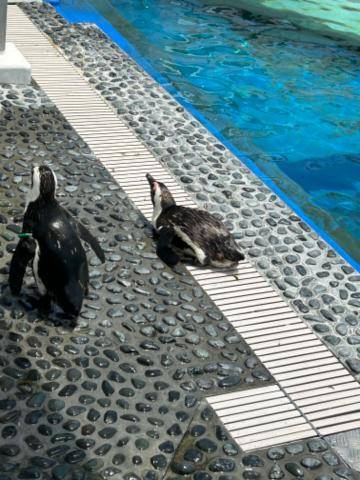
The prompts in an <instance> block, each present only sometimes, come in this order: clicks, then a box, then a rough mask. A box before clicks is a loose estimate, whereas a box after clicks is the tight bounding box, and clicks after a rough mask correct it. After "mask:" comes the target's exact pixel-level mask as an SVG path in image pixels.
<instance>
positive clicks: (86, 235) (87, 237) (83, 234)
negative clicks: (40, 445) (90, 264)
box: [77, 222, 105, 263]
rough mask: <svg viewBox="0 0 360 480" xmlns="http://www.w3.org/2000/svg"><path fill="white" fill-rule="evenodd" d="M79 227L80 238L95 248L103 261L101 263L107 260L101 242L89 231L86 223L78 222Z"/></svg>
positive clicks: (96, 253)
mask: <svg viewBox="0 0 360 480" xmlns="http://www.w3.org/2000/svg"><path fill="white" fill-rule="evenodd" d="M77 229H78V232H79V235H80V238H81V239H82V240H84V242H86V243H88V244H89V245H90V247H91V248H92V249H93V250H94V252H95V255H96V256H97V257H98V259H99V260H100V261H101V263H104V262H105V253H104V251H103V249H102V248H101V246H100V243H99V242H98V241H97V239H96V238H95V237H94V236H93V235H92V234H91V233H90V232H89V230H88V229H87V228H86V227H84V225H83V224H82V223H80V222H77Z"/></svg>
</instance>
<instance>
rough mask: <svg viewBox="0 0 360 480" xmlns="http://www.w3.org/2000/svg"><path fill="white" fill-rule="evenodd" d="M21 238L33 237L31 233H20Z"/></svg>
mask: <svg viewBox="0 0 360 480" xmlns="http://www.w3.org/2000/svg"><path fill="white" fill-rule="evenodd" d="M18 237H19V238H30V237H32V234H31V233H18Z"/></svg>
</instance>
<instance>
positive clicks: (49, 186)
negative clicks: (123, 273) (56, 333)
mask: <svg viewBox="0 0 360 480" xmlns="http://www.w3.org/2000/svg"><path fill="white" fill-rule="evenodd" d="M56 187H57V181H56V176H55V173H54V172H53V171H52V170H51V168H50V167H48V166H45V165H44V166H41V167H34V168H33V169H32V172H31V189H30V190H29V192H28V195H27V197H26V206H25V215H24V221H23V227H22V233H21V234H20V235H19V237H20V241H19V243H18V245H17V247H16V250H15V252H14V255H13V257H12V260H11V264H10V273H9V285H10V290H11V292H12V293H13V294H16V295H17V294H19V293H20V290H21V286H22V283H23V278H24V275H25V270H26V266H27V264H28V263H29V262H30V261H32V267H33V273H34V277H35V280H36V284H37V287H38V289H39V291H40V294H41V295H42V296H43V298H42V302H41V304H42V307H43V308H44V309H46V310H48V309H50V306H51V301H54V302H55V303H57V304H58V305H60V307H61V308H62V309H63V311H64V312H65V313H66V314H67V315H69V316H70V317H73V318H74V317H77V316H78V315H79V313H80V310H81V307H82V302H83V298H84V296H85V295H87V292H88V283H89V272H88V264H87V259H86V254H85V250H84V248H83V246H82V244H81V241H80V238H79V237H81V238H82V239H83V240H84V241H85V242H87V243H88V244H89V245H90V246H91V248H92V249H93V250H94V252H95V254H96V255H97V257H98V258H99V259H100V260H101V262H104V261H105V255H104V252H103V250H102V249H101V247H100V245H99V243H98V241H97V240H96V239H95V238H94V237H93V236H92V235H91V233H90V232H89V231H88V230H87V229H86V228H85V227H84V226H83V225H82V224H81V223H77V222H76V221H75V220H74V219H73V218H72V217H71V215H70V214H69V213H68V212H67V211H66V210H65V209H64V208H62V207H61V206H60V205H59V203H58V202H57V200H56V198H55V190H56Z"/></svg>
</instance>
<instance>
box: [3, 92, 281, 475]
mask: <svg viewBox="0 0 360 480" xmlns="http://www.w3.org/2000/svg"><path fill="white" fill-rule="evenodd" d="M0 100H1V104H0V105H1V111H0V179H1V189H0V206H1V217H0V220H1V226H0V227H1V230H0V239H1V264H0V265H1V269H0V272H1V306H0V317H1V318H0V350H1V352H0V366H1V374H0V432H1V444H0V472H1V473H0V480H8V479H12V478H20V479H37V478H52V479H53V478H55V479H56V480H61V479H63V478H64V479H67V478H79V479H80V478H108V477H112V476H113V475H115V474H118V478H124V479H127V480H130V479H137V478H140V479H146V480H152V479H160V478H162V476H163V474H164V471H165V469H166V467H167V465H168V463H169V461H170V459H171V458H172V456H173V453H174V451H175V449H176V448H177V445H178V443H179V442H180V441H181V439H182V437H183V435H184V434H185V432H186V430H187V428H188V425H189V423H190V421H191V419H192V417H193V415H194V414H195V412H196V411H197V408H198V402H199V400H200V399H201V398H202V397H203V396H204V395H206V394H210V393H215V392H219V391H224V390H226V391H227V390H229V389H231V388H236V389H239V388H252V387H256V386H260V385H267V384H269V383H271V382H272V379H271V377H270V375H269V373H268V372H267V371H266V370H265V369H264V368H263V367H262V366H261V365H260V364H259V362H258V361H257V359H256V357H255V356H254V354H253V353H252V352H251V350H250V349H249V347H248V346H247V345H246V344H245V343H244V341H243V340H242V339H241V337H240V336H239V335H238V334H237V333H236V332H235V331H234V330H233V328H232V327H231V325H230V324H229V323H228V322H227V321H226V320H225V319H224V318H223V317H222V315H221V313H220V312H219V311H218V310H217V308H216V307H215V306H214V305H213V304H212V302H211V301H210V300H209V299H208V298H207V296H206V295H205V294H204V292H203V291H202V290H201V289H200V288H199V287H198V286H197V285H196V283H195V282H194V280H193V279H192V278H191V277H190V276H189V275H188V274H187V273H186V271H185V269H183V268H179V269H178V270H177V271H176V272H173V271H171V270H169V269H168V268H167V267H165V266H164V264H163V263H162V262H161V261H159V259H158V258H157V257H156V255H155V252H154V244H153V241H152V238H151V229H150V227H149V225H148V224H147V222H146V220H145V219H144V217H143V216H142V215H141V214H140V213H139V212H138V211H137V210H136V209H135V208H134V206H133V205H132V203H131V202H130V201H129V200H128V199H127V197H126V195H125V194H124V192H123V191H122V190H121V189H120V188H119V186H118V185H116V183H115V182H114V181H113V179H112V178H111V176H110V175H109V174H108V173H107V171H106V170H105V169H104V168H103V167H102V166H101V164H100V163H99V162H98V161H97V160H96V159H95V158H94V156H93V155H92V153H91V152H90V151H89V149H88V147H87V146H86V144H85V143H84V142H83V141H82V140H81V139H80V138H79V137H78V136H77V134H76V133H75V132H74V131H73V130H72V129H71V127H70V126H69V125H68V123H67V122H66V121H65V120H64V118H63V117H62V115H61V114H60V113H59V112H58V111H57V109H56V108H55V107H54V106H53V105H51V103H50V102H49V101H48V100H47V99H46V98H44V97H43V96H42V95H41V92H39V91H38V89H37V88H36V87H34V86H33V87H29V88H26V89H22V90H15V89H10V88H0ZM41 162H46V163H48V164H50V165H51V166H52V168H53V169H54V170H55V171H56V174H57V177H58V183H59V192H58V197H59V200H60V202H61V203H62V205H64V206H65V207H67V208H68V209H69V211H70V212H71V213H72V214H73V215H74V216H76V217H77V218H78V219H79V220H80V221H82V222H83V223H84V224H86V225H88V226H89V228H90V229H91V230H92V232H93V233H94V234H95V235H96V236H97V237H98V238H99V240H100V241H101V243H102V246H103V248H104V250H105V252H106V258H107V260H106V264H105V265H104V266H103V265H99V262H98V260H97V258H96V257H95V256H94V255H93V254H92V253H90V252H89V262H90V265H91V272H90V275H91V289H90V294H89V296H88V298H87V299H86V301H85V302H84V308H83V311H82V313H81V316H80V318H79V321H78V327H77V328H76V330H75V331H73V330H71V329H69V328H68V327H67V325H66V323H65V322H64V320H63V319H62V316H61V312H55V313H54V314H53V315H52V316H51V318H49V319H47V320H46V321H44V320H41V319H39V318H38V314H37V310H36V308H35V306H34V305H35V299H36V297H37V292H36V289H35V288H34V281H33V277H32V274H31V272H30V271H29V274H28V276H27V277H26V285H25V288H24V289H23V292H22V295H21V297H20V298H18V299H15V298H13V297H12V296H11V295H10V293H9V291H8V287H7V273H8V264H9V260H10V256H11V253H12V252H13V250H14V247H15V245H16V242H17V236H16V233H17V232H18V231H19V227H20V225H21V219H22V213H23V205H24V197H25V192H26V190H27V187H28V185H29V180H30V171H31V166H32V165H33V164H35V163H41ZM225 385H228V388H225Z"/></svg>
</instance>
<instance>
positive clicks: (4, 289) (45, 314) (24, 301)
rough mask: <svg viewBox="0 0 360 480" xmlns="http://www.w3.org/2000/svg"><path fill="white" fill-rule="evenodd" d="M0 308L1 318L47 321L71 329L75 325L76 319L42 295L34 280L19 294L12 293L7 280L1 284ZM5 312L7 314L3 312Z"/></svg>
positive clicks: (30, 321)
mask: <svg viewBox="0 0 360 480" xmlns="http://www.w3.org/2000/svg"><path fill="white" fill-rule="evenodd" d="M0 288H1V293H0V308H1V310H3V315H2V316H3V318H5V319H9V320H23V321H24V320H25V321H26V322H28V323H30V324H36V323H42V322H44V323H48V322H50V323H51V325H52V326H54V327H61V328H63V329H65V330H68V331H73V330H74V329H75V328H76V327H77V321H76V320H77V319H74V318H72V317H70V316H68V315H66V314H65V313H64V312H62V310H61V309H60V307H58V306H57V305H55V304H54V303H52V304H51V305H50V304H49V302H48V300H47V299H45V298H44V297H42V296H41V295H40V294H39V292H38V290H37V287H36V284H35V281H34V282H29V283H28V284H27V285H26V286H25V285H24V286H23V288H22V290H21V293H20V294H19V295H13V294H12V293H11V291H10V287H9V284H8V281H7V280H5V281H4V282H3V283H2V284H1V287H0ZM5 312H7V314H6V313H5Z"/></svg>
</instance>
